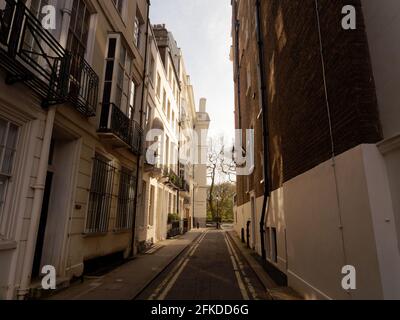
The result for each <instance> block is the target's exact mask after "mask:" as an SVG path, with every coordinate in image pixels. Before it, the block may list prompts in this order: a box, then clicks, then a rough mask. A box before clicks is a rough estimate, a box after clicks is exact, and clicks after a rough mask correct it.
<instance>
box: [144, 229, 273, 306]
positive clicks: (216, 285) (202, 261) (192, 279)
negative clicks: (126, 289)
mask: <svg viewBox="0 0 400 320" xmlns="http://www.w3.org/2000/svg"><path fill="white" fill-rule="evenodd" d="M137 299H138V300H266V299H268V296H267V293H266V291H265V289H264V287H263V286H262V284H261V283H260V281H259V280H258V278H257V277H256V275H255V273H254V272H253V271H252V270H251V269H250V267H249V266H248V264H247V263H246V262H245V260H244V259H243V257H242V256H241V254H240V252H239V251H238V249H237V248H236V247H235V245H234V243H233V241H232V240H231V239H230V238H229V236H228V234H227V232H226V231H225V230H218V231H217V230H207V231H205V232H204V233H202V234H201V235H200V236H199V237H198V238H197V239H196V241H194V242H193V244H192V245H191V246H189V247H188V248H187V249H186V250H185V252H184V253H183V254H182V256H181V257H180V258H179V259H177V261H176V262H175V263H174V264H173V265H171V266H170V267H169V268H168V269H167V270H165V271H164V272H162V273H161V274H160V275H159V276H158V277H157V278H156V279H155V280H154V281H153V282H152V283H151V284H150V285H149V286H148V287H147V288H146V289H145V290H144V291H143V292H142V293H141V294H140V295H139V296H138V297H137Z"/></svg>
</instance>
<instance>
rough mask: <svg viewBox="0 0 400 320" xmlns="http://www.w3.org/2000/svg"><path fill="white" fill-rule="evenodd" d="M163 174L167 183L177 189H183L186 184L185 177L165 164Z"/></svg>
mask: <svg viewBox="0 0 400 320" xmlns="http://www.w3.org/2000/svg"><path fill="white" fill-rule="evenodd" d="M163 176H164V177H165V178H166V181H165V183H166V184H169V185H171V186H172V187H173V188H175V189H178V190H182V188H183V185H184V181H183V179H182V178H181V177H179V176H178V175H177V174H176V173H175V171H174V170H172V169H171V168H170V167H168V166H164V168H163Z"/></svg>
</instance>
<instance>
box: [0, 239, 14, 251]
mask: <svg viewBox="0 0 400 320" xmlns="http://www.w3.org/2000/svg"><path fill="white" fill-rule="evenodd" d="M16 248H17V242H16V241H12V240H0V251H8V250H14V249H16Z"/></svg>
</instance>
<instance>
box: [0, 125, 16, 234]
mask: <svg viewBox="0 0 400 320" xmlns="http://www.w3.org/2000/svg"><path fill="white" fill-rule="evenodd" d="M0 122H4V123H5V125H6V126H5V129H4V137H3V141H0V180H1V179H4V180H3V181H4V187H3V190H2V192H3V194H0V240H2V239H3V238H4V239H6V238H7V237H8V236H9V231H10V230H9V228H10V220H11V216H10V214H9V213H8V212H6V211H5V207H6V201H7V197H8V191H9V188H10V182H12V177H13V174H14V170H15V168H14V166H15V159H16V153H17V147H18V143H19V138H20V131H21V130H20V126H18V125H17V124H15V123H14V122H12V121H9V120H7V119H4V118H2V117H0ZM11 126H12V127H14V128H15V136H14V141H13V143H12V147H10V146H9V145H8V144H9V140H8V139H9V137H10V135H9V134H10V127H11ZM7 149H10V150H11V156H10V158H11V160H10V161H9V162H10V164H9V169H8V172H3V166H4V157H5V154H6V151H7Z"/></svg>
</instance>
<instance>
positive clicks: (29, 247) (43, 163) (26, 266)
mask: <svg viewBox="0 0 400 320" xmlns="http://www.w3.org/2000/svg"><path fill="white" fill-rule="evenodd" d="M55 115H56V108H54V107H53V108H51V109H49V111H48V112H47V117H46V127H45V131H44V137H43V142H42V150H41V151H40V161H39V170H38V175H37V178H36V182H35V185H33V187H32V188H33V190H34V194H33V205H32V215H31V223H30V225H29V230H28V240H27V242H26V249H25V256H24V262H23V267H22V278H21V284H20V288H19V289H18V290H17V298H18V300H23V299H24V298H25V296H26V295H27V294H28V293H29V286H30V283H31V274H32V264H33V259H34V255H35V247H36V237H37V231H38V228H39V220H40V214H41V210H42V203H43V195H44V188H45V185H46V177H47V166H48V161H49V153H50V143H51V137H52V133H53V126H54V118H55Z"/></svg>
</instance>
